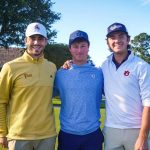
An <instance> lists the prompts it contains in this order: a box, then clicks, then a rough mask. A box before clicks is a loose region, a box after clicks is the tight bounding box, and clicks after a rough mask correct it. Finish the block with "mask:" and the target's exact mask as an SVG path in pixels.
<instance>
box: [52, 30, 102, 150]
mask: <svg viewBox="0 0 150 150" xmlns="http://www.w3.org/2000/svg"><path fill="white" fill-rule="evenodd" d="M89 45H90V42H89V38H88V35H87V33H86V32H84V31H80V30H77V31H75V32H73V33H72V34H70V38H69V49H70V52H71V55H72V61H73V63H72V65H71V68H70V69H68V70H65V69H59V70H58V71H57V73H56V78H55V85H54V92H56V91H58V92H59V95H60V99H61V110H60V125H61V130H60V132H59V136H58V150H102V143H103V135H102V132H101V130H100V121H99V120H100V110H99V109H100V103H101V99H102V90H103V75H102V71H101V69H100V68H99V69H98V68H96V67H95V66H94V65H91V64H89V63H87V57H88V51H89Z"/></svg>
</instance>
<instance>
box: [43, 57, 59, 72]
mask: <svg viewBox="0 0 150 150" xmlns="http://www.w3.org/2000/svg"><path fill="white" fill-rule="evenodd" d="M44 61H45V63H46V64H47V65H49V66H50V67H51V68H53V69H55V70H57V68H56V65H55V64H54V63H53V62H51V61H48V60H47V59H44Z"/></svg>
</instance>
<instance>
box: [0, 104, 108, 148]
mask: <svg viewBox="0 0 150 150" xmlns="http://www.w3.org/2000/svg"><path fill="white" fill-rule="evenodd" d="M100 111H101V120H100V121H101V126H100V127H101V129H102V128H103V127H104V120H105V109H101V110H100ZM59 112H60V108H59V107H55V108H54V113H55V124H56V130H57V133H58V132H59V130H60V122H59ZM57 145H58V143H57V141H56V149H57ZM0 150H7V149H4V148H2V147H0Z"/></svg>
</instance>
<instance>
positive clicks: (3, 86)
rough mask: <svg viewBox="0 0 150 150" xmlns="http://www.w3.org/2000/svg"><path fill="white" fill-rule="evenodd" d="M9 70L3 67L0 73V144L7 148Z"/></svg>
mask: <svg viewBox="0 0 150 150" xmlns="http://www.w3.org/2000/svg"><path fill="white" fill-rule="evenodd" d="M9 71H10V70H9V68H8V66H7V65H5V66H4V67H3V68H2V70H1V72H0V144H1V145H2V146H3V147H7V138H6V135H7V124H6V118H7V117H6V114H7V103H8V100H9V91H10V82H9V81H10V78H9V77H10V76H9Z"/></svg>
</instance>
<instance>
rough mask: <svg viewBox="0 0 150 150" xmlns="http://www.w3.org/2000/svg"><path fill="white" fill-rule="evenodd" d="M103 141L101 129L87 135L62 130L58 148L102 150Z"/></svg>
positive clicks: (59, 149) (67, 149)
mask: <svg viewBox="0 0 150 150" xmlns="http://www.w3.org/2000/svg"><path fill="white" fill-rule="evenodd" d="M103 141H104V137H103V134H102V132H101V130H100V129H97V130H96V131H94V132H92V133H90V134H86V135H74V134H69V133H66V132H63V131H62V130H60V132H59V135H58V150H102V144H103Z"/></svg>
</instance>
